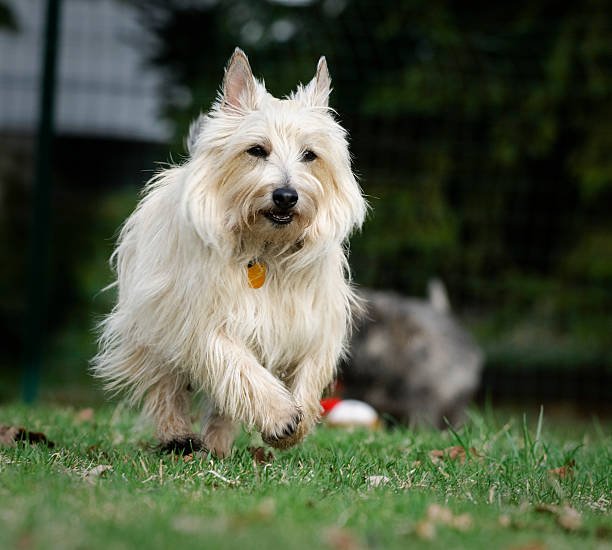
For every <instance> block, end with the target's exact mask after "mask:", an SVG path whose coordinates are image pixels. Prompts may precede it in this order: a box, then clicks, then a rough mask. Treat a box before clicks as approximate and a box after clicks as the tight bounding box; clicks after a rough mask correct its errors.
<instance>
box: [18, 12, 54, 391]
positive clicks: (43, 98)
mask: <svg viewBox="0 0 612 550" xmlns="http://www.w3.org/2000/svg"><path fill="white" fill-rule="evenodd" d="M60 5H61V0H47V9H46V16H45V36H44V45H43V54H42V55H43V60H42V61H43V63H42V82H41V90H40V103H39V119H38V133H37V136H36V161H35V162H36V165H35V170H34V181H33V187H32V220H31V225H30V256H29V264H28V304H27V306H28V310H27V313H26V327H25V335H24V347H25V350H24V376H23V398H24V400H25V401H26V402H28V403H31V402H33V401H34V400H36V398H37V396H38V389H39V378H40V370H41V364H42V352H43V345H44V341H45V331H46V323H47V306H48V295H49V288H48V286H49V282H48V279H49V242H50V210H51V204H50V202H51V169H52V163H51V159H52V147H53V134H54V107H55V84H56V68H57V49H58V36H59V18H60Z"/></svg>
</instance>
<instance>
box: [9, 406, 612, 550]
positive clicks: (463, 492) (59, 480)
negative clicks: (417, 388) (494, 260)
mask: <svg viewBox="0 0 612 550" xmlns="http://www.w3.org/2000/svg"><path fill="white" fill-rule="evenodd" d="M0 416H1V417H2V419H3V422H5V423H8V424H13V425H25V426H27V427H28V428H29V429H32V430H39V431H42V432H44V433H45V434H46V435H47V437H49V438H50V439H51V440H52V441H53V442H54V443H55V447H54V448H53V449H47V448H46V447H44V446H41V445H37V446H32V445H25V444H18V445H17V446H16V447H13V448H10V447H8V448H7V447H0V497H1V498H0V545H1V546H2V547H3V548H14V547H21V546H23V545H25V544H27V546H28V547H30V548H48V547H54V548H55V547H57V548H83V547H87V548H92V549H96V548H108V547H134V546H138V547H147V548H167V547H168V546H176V545H177V544H180V545H183V546H202V545H205V546H206V547H207V548H245V547H246V548H255V547H257V548H266V547H283V548H360V547H362V546H363V547H370V546H375V547H381V548H406V547H410V548H421V547H424V548H431V547H432V545H434V546H436V547H438V546H446V545H451V546H452V547H456V548H483V549H484V548H491V547H495V548H506V547H509V546H516V545H527V544H528V543H531V544H533V543H534V541H538V544H540V545H544V546H546V547H551V548H552V547H554V548H575V547H578V546H579V547H581V548H596V547H599V546H598V545H604V546H605V545H606V544H608V543H609V540H610V532H609V528H607V527H606V526H608V527H609V512H610V500H609V495H610V490H611V489H612V487H611V486H610V476H609V467H610V459H611V457H610V449H611V445H610V443H611V441H610V437H609V435H606V434H605V433H604V430H603V429H602V427H601V426H599V425H598V424H597V423H595V424H590V425H583V424H571V423H569V424H568V423H567V422H557V423H555V422H554V421H551V420H550V419H548V418H547V417H546V416H545V417H544V418H542V416H540V418H539V420H538V419H537V415H534V417H533V418H530V419H529V420H530V422H526V421H525V418H523V419H522V420H521V419H519V418H513V417H511V418H508V417H497V418H496V417H493V416H492V415H481V414H477V413H474V414H472V417H471V420H470V421H469V423H468V424H467V426H465V427H464V428H462V429H461V430H459V431H456V432H454V431H447V432H442V433H439V432H428V431H420V432H415V431H411V430H407V429H395V430H391V431H379V432H374V433H373V432H363V431H355V432H352V433H349V432H344V431H340V430H333V429H329V428H325V427H321V428H319V429H318V430H317V432H316V433H315V434H314V435H312V436H311V437H310V438H309V439H308V440H307V441H306V442H305V443H304V444H303V445H302V446H300V447H298V448H296V449H292V450H290V451H288V452H277V453H276V458H275V459H274V460H273V461H272V462H271V463H269V464H261V463H257V462H256V461H255V460H254V459H253V456H252V455H251V453H250V452H249V451H247V446H248V445H249V442H250V439H251V437H250V436H249V435H248V434H243V435H242V436H241V437H240V438H239V442H238V446H237V449H236V450H235V452H234V454H233V455H232V456H231V458H229V459H226V460H217V459H214V458H212V457H209V456H206V455H201V456H195V457H193V458H192V459H191V460H187V461H186V460H184V459H183V458H182V457H176V456H160V455H159V454H157V452H156V451H155V450H154V449H153V448H152V443H153V442H152V440H151V439H150V434H149V432H148V431H143V430H142V427H138V424H135V423H134V421H135V415H133V414H128V413H126V411H125V410H123V409H121V408H119V409H116V410H114V411H113V410H111V409H102V410H99V411H95V412H94V414H93V418H92V417H91V415H83V414H82V413H79V412H78V411H75V410H74V409H69V408H64V409H59V408H48V407H37V408H34V409H32V408H25V407H17V406H8V407H3V408H1V409H0ZM536 420H538V421H537V422H535V421H536ZM457 446H462V447H463V448H464V449H465V450H467V453H466V454H465V460H463V459H462V458H461V454H459V456H458V457H456V458H455V459H452V458H450V455H449V451H448V449H452V448H455V449H457ZM470 448H473V450H469V449H470ZM443 449H447V451H446V453H442V456H441V457H436V455H435V451H442V450H443ZM572 461H573V462H572ZM571 464H573V466H570V465H571ZM563 466H566V467H567V468H566V469H567V471H568V472H569V471H570V470H571V474H570V473H568V474H567V475H566V476H564V477H561V476H559V475H558V474H554V473H551V470H554V469H556V468H560V467H563ZM100 467H102V468H100ZM564 507H565V508H564ZM567 509H571V510H572V515H571V516H570V519H572V518H573V519H574V523H569V524H567V525H566V526H565V527H563V522H562V521H561V517H562V516H561V514H560V513H559V514H557V512H555V510H558V511H562V510H567ZM449 514H450V516H449ZM445 516H446V519H444V518H445ZM436 518H437V519H436ZM429 537H431V538H429Z"/></svg>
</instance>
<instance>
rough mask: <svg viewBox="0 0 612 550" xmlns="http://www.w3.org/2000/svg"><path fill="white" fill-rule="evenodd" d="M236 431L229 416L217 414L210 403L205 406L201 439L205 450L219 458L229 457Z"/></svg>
mask: <svg viewBox="0 0 612 550" xmlns="http://www.w3.org/2000/svg"><path fill="white" fill-rule="evenodd" d="M236 431H237V425H236V423H235V422H233V421H232V419H231V418H230V417H229V416H224V415H221V414H219V413H218V412H217V409H216V408H215V406H214V404H213V403H212V402H211V403H207V404H206V409H205V411H204V420H203V427H202V437H203V439H204V445H205V446H206V448H207V449H209V450H210V451H212V452H213V453H214V454H215V455H216V456H218V457H219V458H225V457H227V456H229V455H230V454H231V452H232V444H233V443H234V439H235V437H236Z"/></svg>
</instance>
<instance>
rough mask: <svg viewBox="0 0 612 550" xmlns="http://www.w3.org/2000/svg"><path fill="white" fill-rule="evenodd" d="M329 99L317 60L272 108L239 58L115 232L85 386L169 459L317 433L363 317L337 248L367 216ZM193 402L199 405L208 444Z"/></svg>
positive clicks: (280, 443) (237, 55)
mask: <svg viewBox="0 0 612 550" xmlns="http://www.w3.org/2000/svg"><path fill="white" fill-rule="evenodd" d="M329 93H330V77H329V73H328V70H327V64H326V62H325V58H321V59H320V61H319V64H318V67H317V73H316V76H315V77H314V78H313V80H312V81H311V82H310V83H309V84H308V85H306V86H301V85H300V86H298V88H297V90H296V91H295V92H293V93H292V94H290V95H289V96H288V97H287V98H285V99H281V100H279V99H276V98H275V97H273V96H272V95H270V94H269V93H268V92H267V91H266V89H265V87H264V84H263V83H262V82H259V81H257V80H256V79H255V78H254V77H253V74H252V72H251V68H250V66H249V62H248V59H247V57H246V55H245V54H244V53H243V52H242V51H241V50H240V49H236V51H235V52H234V54H233V56H232V58H231V59H230V61H229V63H228V66H227V68H226V71H225V78H224V81H223V86H222V90H221V92H220V94H219V97H218V99H217V101H216V103H215V104H214V105H213V107H212V109H211V111H210V112H209V113H208V114H206V115H202V116H200V118H199V119H197V120H196V122H195V123H194V124H193V125H192V128H191V130H190V136H189V140H188V141H189V143H188V146H189V153H190V155H189V159H188V160H187V161H186V162H185V163H184V164H182V165H180V166H175V167H171V168H168V169H166V170H164V171H162V172H161V173H159V174H158V175H157V176H155V177H154V178H153V179H152V181H151V182H149V184H148V186H147V188H146V190H145V194H144V197H143V199H142V200H141V202H140V204H139V205H138V207H137V208H136V210H135V211H134V213H133V214H132V215H131V216H130V217H129V218H128V220H127V221H126V222H125V225H124V226H123V229H122V231H121V234H120V237H119V241H118V245H117V249H116V250H115V252H114V254H113V257H112V259H111V263H112V264H113V266H114V267H115V269H116V272H117V281H116V283H115V284H116V285H117V286H118V301H117V305H116V306H115V308H114V309H113V311H112V313H110V315H108V317H107V318H106V319H105V320H104V321H103V323H102V324H101V337H100V351H99V354H98V355H97V356H96V358H95V359H94V361H93V370H94V373H95V375H96V376H98V377H100V378H101V379H103V380H104V381H105V384H106V387H107V388H108V389H109V390H111V391H121V390H123V391H125V392H126V393H127V394H128V396H129V398H130V400H131V401H132V402H141V403H142V404H143V407H144V411H145V413H146V414H147V415H148V416H150V417H152V418H153V419H154V421H155V423H156V426H157V435H158V437H159V438H160V440H161V443H162V447H163V448H165V449H167V450H172V449H189V450H191V449H198V448H205V449H209V450H211V451H212V452H214V453H216V454H217V455H219V456H225V455H227V454H228V453H229V452H230V451H231V447H232V443H233V440H234V436H235V431H236V425H237V423H243V424H245V425H246V426H247V427H255V428H256V429H257V430H259V431H260V432H261V434H262V436H263V438H264V440H265V441H266V442H268V443H269V444H271V445H273V446H276V447H279V448H285V447H289V446H291V445H293V444H295V443H297V442H298V441H300V440H301V439H302V438H303V436H304V435H305V434H306V433H307V432H308V431H309V430H310V429H311V428H312V426H313V425H314V424H315V423H316V421H317V420H318V418H319V414H320V398H321V393H322V391H323V390H324V388H325V387H326V386H327V385H328V384H329V383H330V382H331V381H332V379H333V378H334V375H335V371H336V365H337V363H338V361H339V359H340V357H341V356H342V355H343V353H344V352H345V350H346V345H347V337H348V332H349V330H350V326H351V322H352V317H353V314H354V312H355V310H356V309H358V308H359V303H358V300H357V299H356V297H355V295H354V293H353V290H352V288H351V285H350V281H349V279H350V275H349V270H348V265H347V258H346V248H345V241H346V239H347V237H348V236H349V234H350V233H351V232H352V231H353V230H354V229H356V228H359V227H360V226H361V224H362V222H363V219H364V216H365V213H366V208H367V206H366V202H365V200H364V198H363V196H362V193H361V190H360V188H359V186H358V184H357V182H356V181H355V178H354V176H353V173H352V171H351V162H350V156H349V152H348V148H347V142H346V133H345V131H344V130H343V129H342V128H341V127H340V125H339V124H338V123H337V122H336V121H335V119H334V117H333V115H332V112H331V110H330V109H329V107H328V96H329ZM191 389H193V390H194V391H196V392H202V393H203V394H205V396H206V397H207V403H208V404H207V411H206V414H205V417H204V426H203V431H202V436H198V435H196V434H194V433H193V429H192V426H191V421H190V404H191V396H190V390H191Z"/></svg>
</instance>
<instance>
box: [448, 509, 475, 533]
mask: <svg viewBox="0 0 612 550" xmlns="http://www.w3.org/2000/svg"><path fill="white" fill-rule="evenodd" d="M472 524H473V522H472V516H470V514H468V513H464V514H459V515H458V516H455V517H454V518H453V521H452V522H451V525H452V526H453V527H454V528H455V529H457V530H458V531H469V530H470V529H471V528H472Z"/></svg>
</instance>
